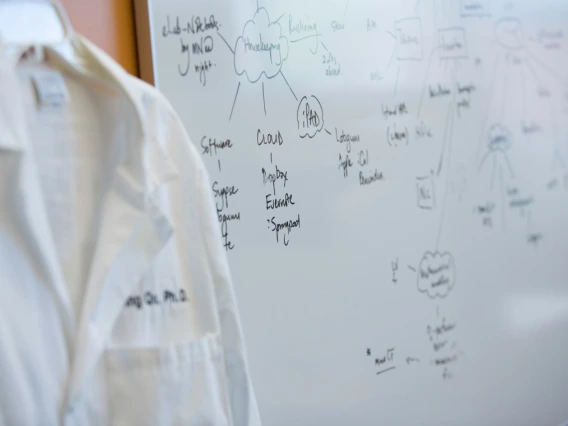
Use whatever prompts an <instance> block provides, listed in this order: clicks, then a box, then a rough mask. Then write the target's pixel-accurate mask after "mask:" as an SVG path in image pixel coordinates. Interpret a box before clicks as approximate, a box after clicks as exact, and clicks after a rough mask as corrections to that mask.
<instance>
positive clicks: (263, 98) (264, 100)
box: [262, 81, 266, 115]
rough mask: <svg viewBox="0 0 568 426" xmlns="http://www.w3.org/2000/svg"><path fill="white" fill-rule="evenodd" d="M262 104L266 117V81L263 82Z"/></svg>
mask: <svg viewBox="0 0 568 426" xmlns="http://www.w3.org/2000/svg"><path fill="white" fill-rule="evenodd" d="M262 104H263V105H264V115H266V98H265V97H264V81H263V82H262Z"/></svg>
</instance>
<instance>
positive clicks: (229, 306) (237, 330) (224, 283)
mask: <svg viewBox="0 0 568 426" xmlns="http://www.w3.org/2000/svg"><path fill="white" fill-rule="evenodd" d="M198 180H199V182H198V193H199V194H200V197H201V200H200V201H201V212H200V218H201V219H200V222H201V223H200V226H201V231H202V236H203V240H204V241H203V244H204V246H205V248H206V252H207V258H208V259H207V260H208V263H209V266H210V268H211V270H210V273H211V275H212V277H213V286H214V291H215V297H216V301H217V308H218V314H219V323H220V329H221V330H220V331H221V341H222V345H223V350H224V358H225V369H226V377H227V382H228V385H227V388H228V389H227V392H228V399H229V404H230V408H231V411H232V419H233V424H234V426H260V424H261V422H260V416H259V413H258V408H257V403H256V398H255V395H254V391H253V387H252V383H251V379H250V375H249V368H248V365H247V356H246V350H245V342H244V337H243V332H242V328H241V324H240V318H239V312H238V309H237V303H236V299H235V295H234V291H233V284H232V281H231V275H230V271H229V265H228V262H227V256H226V253H225V249H224V247H223V245H222V242H221V231H220V226H219V221H218V219H217V213H216V209H215V205H214V201H213V197H212V194H211V190H210V188H211V185H210V183H209V178H208V174H207V171H206V170H205V169H204V168H200V170H199V172H198Z"/></svg>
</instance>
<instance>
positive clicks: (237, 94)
mask: <svg viewBox="0 0 568 426" xmlns="http://www.w3.org/2000/svg"><path fill="white" fill-rule="evenodd" d="M240 88H241V82H240V81H239V85H238V86H237V92H236V93H235V99H234V100H233V106H232V107H231V115H229V121H231V118H233V110H234V109H235V104H236V103H237V96H239V89H240Z"/></svg>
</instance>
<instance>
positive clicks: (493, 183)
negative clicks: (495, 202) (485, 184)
mask: <svg viewBox="0 0 568 426" xmlns="http://www.w3.org/2000/svg"><path fill="white" fill-rule="evenodd" d="M499 167H501V166H499ZM496 173H497V157H495V156H493V168H492V169H491V186H490V187H491V191H493V188H494V187H495V174H496Z"/></svg>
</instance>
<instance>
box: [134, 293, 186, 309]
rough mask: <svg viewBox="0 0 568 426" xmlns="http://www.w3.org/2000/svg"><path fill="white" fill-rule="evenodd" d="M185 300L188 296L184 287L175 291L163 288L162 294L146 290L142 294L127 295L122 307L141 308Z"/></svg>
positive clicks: (184, 301)
mask: <svg viewBox="0 0 568 426" xmlns="http://www.w3.org/2000/svg"><path fill="white" fill-rule="evenodd" d="M187 302H188V298H187V294H186V292H185V290H184V289H179V290H177V291H171V290H164V292H163V293H162V294H159V293H154V292H152V291H146V292H144V294H142V295H132V296H129V297H128V298H127V299H126V302H125V303H124V307H125V308H136V309H142V308H143V307H144V306H147V307H152V306H159V305H170V304H177V303H187Z"/></svg>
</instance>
